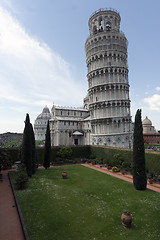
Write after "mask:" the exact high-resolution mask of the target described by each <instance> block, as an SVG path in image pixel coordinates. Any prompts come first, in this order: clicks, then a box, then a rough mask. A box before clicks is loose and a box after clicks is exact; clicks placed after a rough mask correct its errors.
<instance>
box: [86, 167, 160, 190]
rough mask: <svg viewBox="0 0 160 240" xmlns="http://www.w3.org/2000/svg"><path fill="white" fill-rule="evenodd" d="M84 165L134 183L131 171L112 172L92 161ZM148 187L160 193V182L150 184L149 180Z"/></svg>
mask: <svg viewBox="0 0 160 240" xmlns="http://www.w3.org/2000/svg"><path fill="white" fill-rule="evenodd" d="M82 165H83V166H86V167H89V168H92V169H95V170H97V171H100V172H103V173H106V174H108V175H111V176H113V177H116V178H120V179H122V180H124V181H127V182H130V183H133V177H132V175H130V174H129V173H127V174H125V175H122V173H121V172H117V173H115V172H112V170H108V169H107V168H106V167H100V165H92V164H91V163H84V164H82ZM147 188H148V189H150V190H153V191H155V192H159V193H160V184H159V183H153V184H149V183H148V182H147Z"/></svg>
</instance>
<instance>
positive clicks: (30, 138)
mask: <svg viewBox="0 0 160 240" xmlns="http://www.w3.org/2000/svg"><path fill="white" fill-rule="evenodd" d="M21 162H22V163H24V164H25V166H26V170H27V174H28V176H29V177H31V176H32V174H33V173H35V139H34V132H33V127H32V124H31V123H30V118H29V114H28V113H27V114H26V120H25V128H24V132H23V141H22V148H21Z"/></svg>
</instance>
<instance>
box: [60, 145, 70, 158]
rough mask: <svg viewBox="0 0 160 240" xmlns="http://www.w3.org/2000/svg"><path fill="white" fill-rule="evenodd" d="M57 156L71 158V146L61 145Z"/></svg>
mask: <svg viewBox="0 0 160 240" xmlns="http://www.w3.org/2000/svg"><path fill="white" fill-rule="evenodd" d="M57 156H58V157H60V158H62V159H65V158H66V159H69V158H71V156H72V149H71V147H69V146H66V147H62V148H61V149H60V150H59V151H58V153H57Z"/></svg>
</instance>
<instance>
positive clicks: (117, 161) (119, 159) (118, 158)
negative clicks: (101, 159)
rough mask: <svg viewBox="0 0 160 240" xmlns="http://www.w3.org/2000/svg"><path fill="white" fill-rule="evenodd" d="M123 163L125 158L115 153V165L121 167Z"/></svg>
mask: <svg viewBox="0 0 160 240" xmlns="http://www.w3.org/2000/svg"><path fill="white" fill-rule="evenodd" d="M122 163H123V157H122V155H121V154H120V153H115V154H114V155H113V165H114V166H116V167H120V166H121V165H122Z"/></svg>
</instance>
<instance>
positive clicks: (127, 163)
mask: <svg viewBox="0 0 160 240" xmlns="http://www.w3.org/2000/svg"><path fill="white" fill-rule="evenodd" d="M130 167H131V164H130V163H129V162H123V163H122V168H130Z"/></svg>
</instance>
